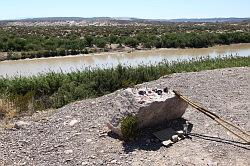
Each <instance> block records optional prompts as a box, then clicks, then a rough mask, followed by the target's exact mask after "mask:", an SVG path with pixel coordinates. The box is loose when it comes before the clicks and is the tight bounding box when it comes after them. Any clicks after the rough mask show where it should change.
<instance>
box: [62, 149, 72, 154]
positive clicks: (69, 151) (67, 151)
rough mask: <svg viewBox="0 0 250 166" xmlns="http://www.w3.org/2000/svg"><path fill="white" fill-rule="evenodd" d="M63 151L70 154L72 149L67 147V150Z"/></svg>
mask: <svg viewBox="0 0 250 166" xmlns="http://www.w3.org/2000/svg"><path fill="white" fill-rule="evenodd" d="M64 153H65V154H71V153H73V150H72V149H68V150H65V151H64Z"/></svg>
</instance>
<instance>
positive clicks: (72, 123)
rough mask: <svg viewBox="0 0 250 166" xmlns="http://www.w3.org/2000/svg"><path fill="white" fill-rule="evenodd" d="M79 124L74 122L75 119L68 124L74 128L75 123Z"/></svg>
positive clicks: (76, 121)
mask: <svg viewBox="0 0 250 166" xmlns="http://www.w3.org/2000/svg"><path fill="white" fill-rule="evenodd" d="M78 122H79V120H76V119H73V120H71V121H70V122H69V125H70V126H74V125H75V124H76V123H78Z"/></svg>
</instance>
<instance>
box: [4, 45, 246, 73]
mask: <svg viewBox="0 0 250 166" xmlns="http://www.w3.org/2000/svg"><path fill="white" fill-rule="evenodd" d="M231 54H232V55H236V54H237V55H238V56H250V43H247V44H232V45H223V46H214V47H209V48H187V49H155V50H148V51H134V52H131V53H126V52H114V53H99V54H86V55H76V56H65V57H51V58H38V59H24V60H8V61H2V62H0V76H3V77H6V76H10V77H11V76H31V75H37V74H39V73H41V74H44V73H47V72H50V71H55V72H61V71H63V72H71V71H75V70H77V69H78V70H84V69H85V68H86V67H91V68H96V67H100V68H108V67H112V66H117V65H118V64H123V65H131V66H136V65H139V64H155V63H158V62H161V61H162V60H164V59H166V60H168V61H173V60H177V59H178V60H183V59H190V58H196V57H202V56H203V57H204V56H210V57H217V56H220V55H222V56H223V55H231Z"/></svg>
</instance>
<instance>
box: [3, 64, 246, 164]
mask: <svg viewBox="0 0 250 166" xmlns="http://www.w3.org/2000/svg"><path fill="white" fill-rule="evenodd" d="M249 83H250V68H249V67H245V68H244V67H242V68H230V69H229V68H228V69H220V70H211V71H202V72H192V73H179V74H173V75H169V76H165V77H162V78H161V79H159V80H156V81H152V82H148V83H144V84H142V85H138V87H145V86H147V87H158V88H161V87H165V86H168V87H170V88H172V89H176V90H178V91H180V92H182V93H183V94H184V95H186V96H187V97H189V98H190V99H191V100H194V101H197V102H198V103H202V105H203V106H205V107H206V108H209V110H211V111H213V112H215V113H217V114H218V115H220V116H221V117H224V118H225V119H227V120H229V121H231V122H233V123H234V124H236V125H239V126H241V127H242V128H244V129H245V130H248V131H249V128H250V121H249V119H250V95H249V94H250V84H249ZM119 93H120V91H117V92H115V93H112V94H109V95H106V96H103V97H99V98H96V99H88V100H84V101H79V102H75V103H71V104H69V105H67V106H65V107H63V108H61V109H58V110H54V111H46V112H40V113H36V114H34V115H33V116H31V117H23V118H20V119H17V120H15V121H19V123H21V124H20V126H21V128H20V129H12V130H6V129H3V128H1V129H0V165H249V164H250V153H249V152H250V151H249V150H250V147H249V146H247V145H243V144H241V143H239V141H240V140H238V139H237V138H235V137H233V136H232V135H230V134H229V133H227V132H226V131H225V130H224V129H223V128H222V127H221V126H219V125H217V124H216V123H215V122H214V121H212V120H210V119H208V118H207V117H206V116H204V115H203V114H201V113H199V112H197V111H196V110H194V109H193V108H190V107H189V108H188V110H187V111H186V113H185V114H184V116H183V118H184V119H186V120H188V121H189V122H190V123H192V124H193V130H192V134H191V136H190V139H185V140H182V141H179V142H177V143H175V144H174V145H173V146H171V147H168V148H166V147H164V146H162V145H161V143H160V142H158V141H157V140H156V139H155V138H154V137H153V136H152V135H151V134H150V132H144V133H142V135H141V137H140V139H139V140H137V141H135V142H131V143H123V142H122V141H120V140H119V139H117V138H116V137H115V135H113V134H112V133H107V131H108V129H107V128H106V126H105V123H106V122H107V121H108V120H109V118H110V117H112V115H114V114H115V113H116V111H117V110H116V109H115V108H116V105H115V98H116V96H117V94H119ZM172 123H173V124H174V123H178V121H173V122H172Z"/></svg>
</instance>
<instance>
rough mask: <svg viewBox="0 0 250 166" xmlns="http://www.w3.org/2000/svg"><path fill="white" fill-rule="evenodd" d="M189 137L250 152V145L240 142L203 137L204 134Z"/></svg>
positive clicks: (194, 134) (191, 134)
mask: <svg viewBox="0 0 250 166" xmlns="http://www.w3.org/2000/svg"><path fill="white" fill-rule="evenodd" d="M189 136H190V137H191V138H192V137H196V138H199V139H203V140H207V141H213V142H219V143H224V144H228V145H232V146H236V147H239V148H243V149H246V150H250V146H249V145H247V144H245V143H242V142H238V141H233V140H228V139H224V138H219V137H212V136H208V135H202V134H198V133H190V135H189Z"/></svg>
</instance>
